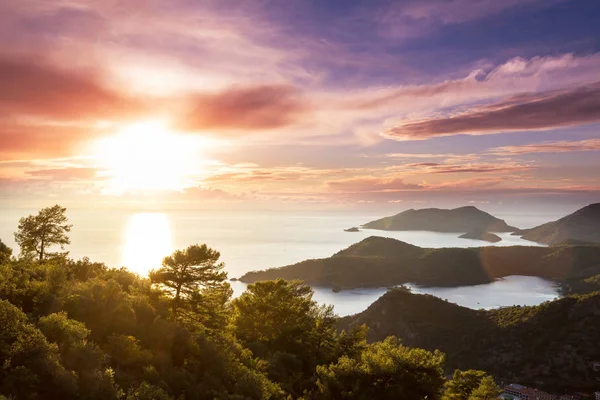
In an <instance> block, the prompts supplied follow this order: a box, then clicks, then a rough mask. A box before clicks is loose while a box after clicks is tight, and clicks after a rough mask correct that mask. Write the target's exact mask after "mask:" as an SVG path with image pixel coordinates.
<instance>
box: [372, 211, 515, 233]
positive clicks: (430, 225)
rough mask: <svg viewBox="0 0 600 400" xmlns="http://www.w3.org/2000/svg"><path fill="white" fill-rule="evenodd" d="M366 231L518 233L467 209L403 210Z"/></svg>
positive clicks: (382, 219)
mask: <svg viewBox="0 0 600 400" xmlns="http://www.w3.org/2000/svg"><path fill="white" fill-rule="evenodd" d="M362 227H363V228H366V229H378V230H385V231H434V232H470V231H473V230H482V231H486V232H513V231H516V230H518V228H515V227H514V226H510V225H508V224H507V223H506V222H504V221H503V220H501V219H498V218H496V217H494V216H493V215H490V214H488V213H486V212H484V211H481V210H480V209H478V208H477V207H473V206H467V207H460V208H455V209H452V210H446V209H440V208H425V209H420V210H414V209H411V210H406V211H403V212H401V213H399V214H396V215H394V216H391V217H385V218H381V219H378V220H375V221H371V222H368V223H366V224H364V225H363V226H362Z"/></svg>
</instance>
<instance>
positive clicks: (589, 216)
mask: <svg viewBox="0 0 600 400" xmlns="http://www.w3.org/2000/svg"><path fill="white" fill-rule="evenodd" d="M522 238H523V239H526V240H531V241H534V242H538V243H545V244H555V243H560V242H563V241H565V240H567V239H574V240H582V241H587V242H600V203H595V204H590V205H589V206H587V207H583V208H581V209H579V210H577V211H576V212H574V213H573V214H570V215H567V216H566V217H563V218H561V219H559V220H556V221H553V222H548V223H546V224H543V225H540V226H537V227H535V228H532V229H528V230H527V231H526V232H525V234H524V235H523V236H522Z"/></svg>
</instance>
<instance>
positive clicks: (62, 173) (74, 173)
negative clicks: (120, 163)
mask: <svg viewBox="0 0 600 400" xmlns="http://www.w3.org/2000/svg"><path fill="white" fill-rule="evenodd" d="M97 173H98V170H97V169H95V168H53V169H40V170H35V171H28V172H27V174H28V175H31V176H35V177H37V178H41V179H48V180H51V181H56V182H60V181H71V180H92V179H97V176H96V175H97Z"/></svg>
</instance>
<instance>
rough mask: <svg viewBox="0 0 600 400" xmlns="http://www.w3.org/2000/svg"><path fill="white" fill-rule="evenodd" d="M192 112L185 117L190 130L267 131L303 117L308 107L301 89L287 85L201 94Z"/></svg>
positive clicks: (194, 102) (184, 124)
mask: <svg viewBox="0 0 600 400" xmlns="http://www.w3.org/2000/svg"><path fill="white" fill-rule="evenodd" d="M190 104H191V106H192V108H193V109H192V111H190V112H189V114H188V115H187V116H184V117H183V118H182V125H183V126H184V127H185V128H187V129H192V130H198V129H199V130H201V129H237V130H240V129H241V130H246V131H254V130H264V129H273V128H281V127H284V126H287V125H290V124H292V123H294V122H296V121H298V119H299V118H301V117H302V116H303V115H304V113H305V111H307V109H308V105H307V103H306V102H305V100H303V99H302V98H301V96H300V93H299V92H298V90H297V89H295V88H294V87H292V86H287V85H262V86H253V87H239V88H237V87H236V88H232V89H229V90H226V91H223V92H219V93H215V94H199V95H197V96H195V97H194V98H193V99H191V100H190Z"/></svg>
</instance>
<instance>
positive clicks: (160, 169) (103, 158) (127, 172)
mask: <svg viewBox="0 0 600 400" xmlns="http://www.w3.org/2000/svg"><path fill="white" fill-rule="evenodd" d="M93 147H94V150H93V151H94V153H95V156H96V158H97V159H98V161H99V163H100V166H101V168H102V169H103V170H104V171H106V172H105V176H106V178H107V179H108V181H109V186H108V187H107V188H106V189H107V191H109V192H112V193H124V192H130V191H136V190H181V189H182V188H183V187H185V186H187V185H189V183H190V180H191V179H192V177H193V176H194V174H196V173H197V172H198V170H199V166H200V162H199V160H200V159H201V158H200V154H199V152H200V150H202V147H203V143H202V140H199V138H198V137H195V136H194V135H184V134H178V133H174V132H172V131H170V130H169V128H168V124H167V123H166V122H164V121H160V120H152V121H141V122H137V123H134V124H130V125H127V126H124V127H122V128H121V129H120V130H119V131H118V132H117V134H115V135H114V136H110V137H106V138H103V139H100V140H98V141H97V142H96V143H94V145H93Z"/></svg>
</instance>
